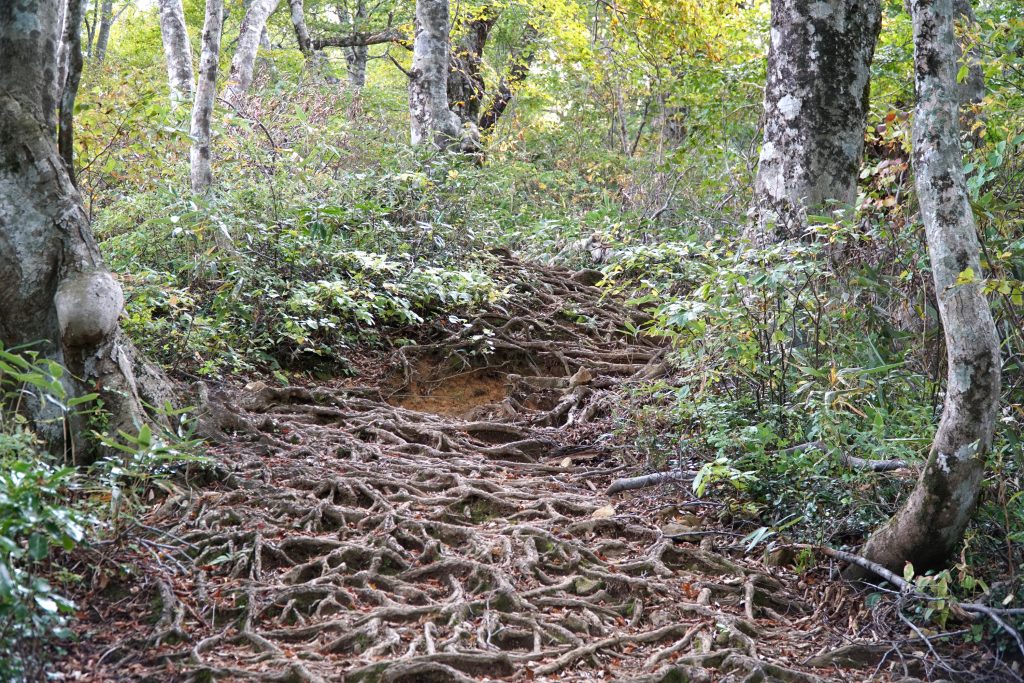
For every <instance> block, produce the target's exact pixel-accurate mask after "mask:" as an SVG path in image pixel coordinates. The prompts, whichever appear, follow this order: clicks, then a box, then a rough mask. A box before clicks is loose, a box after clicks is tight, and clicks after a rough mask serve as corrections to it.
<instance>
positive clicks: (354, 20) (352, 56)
mask: <svg viewBox="0 0 1024 683" xmlns="http://www.w3.org/2000/svg"><path fill="white" fill-rule="evenodd" d="M366 15H367V12H366V0H357V1H356V9H355V13H354V14H353V15H352V16H351V18H350V23H351V25H352V29H353V31H356V30H358V29H359V28H361V27H362V26H363V22H364V21H366ZM369 54H370V48H369V46H367V45H353V46H352V47H350V48H347V49H346V50H345V64H346V65H347V66H348V84H349V85H351V86H352V87H353V88H356V89H359V88H362V87H363V86H364V85H366V61H367V58H368V57H369Z"/></svg>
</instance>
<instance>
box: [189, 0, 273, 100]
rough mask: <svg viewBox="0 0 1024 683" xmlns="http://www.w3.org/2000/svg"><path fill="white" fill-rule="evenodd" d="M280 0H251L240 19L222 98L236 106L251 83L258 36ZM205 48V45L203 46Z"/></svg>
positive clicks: (257, 47)
mask: <svg viewBox="0 0 1024 683" xmlns="http://www.w3.org/2000/svg"><path fill="white" fill-rule="evenodd" d="M279 2H280V0H252V4H250V5H249V10H248V11H247V12H246V13H245V18H244V19H243V20H242V27H241V29H239V33H238V47H237V48H235V56H234V57H233V58H232V59H231V72H230V74H229V75H228V84H227V87H226V88H225V89H224V99H225V100H227V101H228V102H231V103H232V104H234V105H236V106H238V105H239V104H240V103H241V101H242V98H243V97H244V96H245V93H246V92H247V91H248V90H249V86H250V85H252V71H253V66H254V65H255V64H256V53H257V52H258V51H259V48H260V37H261V36H262V35H263V30H264V29H265V28H266V26H267V19H268V18H269V17H270V15H271V14H273V13H274V10H275V9H277V5H278V3H279ZM204 49H205V47H204Z"/></svg>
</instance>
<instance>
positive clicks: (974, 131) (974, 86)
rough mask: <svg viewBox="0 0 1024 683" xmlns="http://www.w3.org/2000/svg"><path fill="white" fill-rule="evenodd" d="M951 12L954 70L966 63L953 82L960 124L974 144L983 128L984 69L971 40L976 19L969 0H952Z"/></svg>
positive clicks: (973, 39) (980, 138) (976, 48)
mask: <svg viewBox="0 0 1024 683" xmlns="http://www.w3.org/2000/svg"><path fill="white" fill-rule="evenodd" d="M953 14H954V16H955V17H956V24H957V29H958V31H957V41H956V48H957V49H956V56H957V64H958V66H957V74H958V75H959V71H960V68H961V65H962V66H966V67H967V73H966V75H965V77H964V78H963V80H961V81H960V82H959V83H957V93H958V95H959V97H960V116H961V119H960V121H961V125H962V126H963V129H964V130H965V131H966V132H967V133H968V137H969V139H970V140H971V142H972V143H973V144H974V146H975V147H977V146H978V145H980V144H981V143H982V139H983V137H984V131H985V117H984V115H983V114H982V112H981V107H980V105H981V102H982V100H984V99H985V72H984V70H983V69H982V68H981V50H980V49H979V48H978V45H977V43H976V42H975V31H976V30H977V28H978V20H977V18H975V16H974V8H973V7H971V0H953Z"/></svg>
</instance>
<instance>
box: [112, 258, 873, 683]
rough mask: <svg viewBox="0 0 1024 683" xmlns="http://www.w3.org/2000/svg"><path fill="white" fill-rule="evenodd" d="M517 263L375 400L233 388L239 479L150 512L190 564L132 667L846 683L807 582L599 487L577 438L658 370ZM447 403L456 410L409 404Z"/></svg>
mask: <svg viewBox="0 0 1024 683" xmlns="http://www.w3.org/2000/svg"><path fill="white" fill-rule="evenodd" d="M506 265H507V268H508V270H509V272H510V273H512V275H511V276H510V278H511V281H512V283H513V284H514V285H515V287H516V288H517V290H518V291H519V292H520V293H521V294H520V296H516V297H513V298H512V299H511V300H510V301H506V302H504V303H503V304H501V305H500V306H499V305H496V306H494V307H493V309H492V310H491V311H489V312H488V313H487V314H486V315H483V316H481V317H479V318H477V319H475V320H472V321H469V322H467V323H466V324H465V325H457V326H456V327H457V329H455V330H446V331H443V332H441V333H439V334H438V335H437V336H438V339H436V340H434V341H425V342H423V343H421V344H418V345H416V346H407V347H404V348H403V349H401V351H399V352H397V353H396V355H395V357H394V359H393V360H394V363H393V367H394V368H395V372H394V374H393V375H392V376H391V377H390V378H387V377H386V378H383V381H382V382H381V384H380V386H374V387H354V386H338V385H330V386H322V387H317V388H304V387H283V388H281V387H270V386H266V385H263V384H261V383H257V384H254V385H250V386H249V387H248V388H247V390H246V391H244V392H240V393H237V394H222V395H221V396H220V400H219V401H218V402H217V405H218V406H219V407H214V408H211V409H210V410H208V411H207V413H206V415H207V420H208V425H207V427H208V431H209V432H211V433H214V434H219V435H220V436H221V438H222V439H224V441H223V442H222V443H221V444H220V445H219V446H217V447H216V449H215V454H216V455H217V457H218V459H219V461H220V463H221V464H222V466H223V468H224V469H225V476H224V477H223V478H222V481H221V483H220V485H219V486H217V487H214V488H211V489H209V490H206V491H204V492H191V493H182V494H180V495H179V496H177V497H176V498H174V499H171V500H168V501H165V502H164V503H163V504H162V505H161V506H160V507H158V508H156V509H155V510H154V512H153V514H152V515H151V517H150V519H148V520H146V523H147V525H149V526H152V527H159V528H160V529H161V542H162V543H166V544H169V545H168V547H173V548H175V553H177V556H178V557H180V558H182V559H183V561H181V562H178V563H177V564H166V565H165V569H166V570H167V571H173V572H175V576H174V581H173V584H172V583H160V584H159V596H160V605H161V606H162V608H160V609H161V612H160V613H161V616H160V617H159V622H158V623H157V624H156V626H155V627H154V629H153V633H154V637H153V639H152V640H151V647H150V648H148V650H147V651H146V652H139V653H137V654H136V657H135V658H134V659H132V658H131V657H130V656H129V657H128V658H122V665H124V664H126V663H133V664H134V666H135V667H136V671H137V672H138V674H139V677H140V678H142V677H144V676H146V675H148V676H150V677H151V680H195V681H199V680H211V679H215V680H256V681H310V682H313V681H339V680H345V681H352V682H355V681H360V682H364V681H365V682H377V681H388V682H392V683H396V682H401V683H412V682H414V681H415V682H423V681H425V682H431V681H445V682H447V681H469V680H485V679H487V680H493V679H514V680H524V678H525V679H527V680H532V679H537V680H580V679H584V678H587V679H589V678H591V677H592V676H593V675H594V674H599V675H600V676H601V677H603V678H605V679H606V680H610V679H620V680H637V681H650V682H655V681H659V682H665V683H668V682H670V681H702V680H703V681H797V682H801V683H803V682H811V681H820V680H826V679H831V677H832V676H831V674H834V673H836V672H837V671H838V670H839V669H838V668H837V667H838V666H839V665H837V664H836V663H835V662H828V663H827V664H825V668H824V669H814V668H813V667H809V666H808V665H807V664H801V662H803V661H805V660H808V659H810V657H811V656H813V655H814V654H815V652H816V651H821V650H824V649H825V648H826V647H827V646H828V645H829V644H830V643H831V644H833V645H838V644H839V643H838V642H837V641H836V637H835V635H834V634H833V632H832V631H829V630H823V629H822V627H821V626H820V624H821V623H822V622H823V621H825V616H823V613H822V612H821V611H820V608H819V610H815V609H814V607H813V606H812V605H811V604H809V603H807V602H805V601H804V600H803V599H802V598H801V597H800V596H799V595H797V594H796V593H795V592H794V590H793V589H792V584H793V582H794V581H795V578H793V577H792V576H790V579H789V580H790V583H789V584H787V583H785V582H784V581H782V580H779V579H777V578H775V577H773V576H771V575H769V574H768V573H767V571H768V570H765V569H763V568H759V567H758V566H757V565H756V564H754V563H751V562H749V561H746V560H735V559H731V558H730V557H727V556H726V554H725V552H721V551H716V550H715V549H714V546H713V544H711V543H710V537H705V539H704V541H705V542H704V543H703V544H702V546H701V547H698V546H696V545H693V544H689V543H685V542H677V541H679V539H678V538H677V539H676V540H673V539H672V538H669V537H666V536H665V535H664V534H663V533H662V531H661V530H660V529H659V528H658V527H657V525H656V524H655V523H654V519H653V515H650V514H648V515H633V514H626V513H623V514H615V513H614V512H612V513H609V503H608V500H607V499H606V498H604V497H603V496H599V495H597V494H596V493H595V491H596V490H597V489H595V488H593V485H592V484H593V482H592V479H594V478H596V479H598V483H599V484H604V485H607V483H608V482H609V481H610V478H611V475H612V474H614V473H615V472H617V471H619V470H621V469H622V466H623V465H622V463H621V462H620V461H619V460H618V459H617V455H616V451H615V450H614V449H611V448H594V447H589V448H581V447H578V446H577V444H579V443H580V442H581V441H589V442H590V443H594V442H595V434H594V433H593V432H594V430H595V429H597V427H599V426H600V422H599V421H600V420H601V419H602V415H604V414H605V412H606V411H607V407H608V406H609V405H611V403H612V402H613V401H614V400H615V393H614V392H615V390H616V388H617V387H618V386H619V385H620V384H621V383H623V382H628V381H631V379H635V378H645V377H648V376H650V375H652V374H654V373H657V372H659V371H660V370H659V368H661V367H663V366H661V360H660V359H661V355H662V350H661V348H660V347H659V346H657V345H654V344H653V343H652V342H651V341H649V340H648V341H644V342H642V343H640V342H637V341H636V340H633V339H630V338H626V337H624V336H623V334H622V333H621V332H620V330H622V329H627V327H626V325H625V322H626V320H627V319H629V318H630V317H634V318H635V317H636V315H637V314H636V313H635V312H629V311H626V310H623V309H621V308H620V307H618V306H617V305H616V304H614V303H613V302H611V301H606V300H604V299H603V298H602V297H601V295H600V292H599V290H596V289H594V288H592V287H587V286H585V285H583V284H580V283H578V282H576V281H575V280H573V279H572V273H570V272H568V271H559V270H552V269H546V270H537V269H531V268H528V267H527V266H524V265H522V264H519V263H517V262H513V261H508V263H507V264H506ZM453 377H457V382H459V383H461V386H459V387H456V386H455V385H454V384H453V380H452V378H453ZM481 378H484V379H485V380H486V382H484V383H482V384H481V385H480V387H481V392H480V393H479V394H478V395H476V394H474V393H473V392H472V391H467V388H469V389H472V387H473V386H474V385H473V382H483V380H481ZM495 378H497V379H498V380H500V381H499V382H498V383H497V384H496V381H495ZM446 383H447V384H446ZM496 386H498V387H501V386H503V387H504V390H503V391H502V392H497V391H496V389H495V387H496ZM445 387H447V388H445ZM431 389H433V390H434V391H437V392H442V393H443V392H448V393H445V394H444V396H443V398H444V401H446V403H445V405H446V408H448V409H449V410H446V414H439V413H437V412H425V411H423V410H414V409H411V408H409V407H406V404H407V403H409V402H412V401H413V398H410V396H413V395H414V396H413V397H414V398H416V399H417V400H420V403H421V404H425V403H426V400H427V399H429V398H430V397H431V396H432V394H431ZM201 391H206V390H205V389H201ZM215 393H216V392H209V391H207V394H206V396H210V394H215ZM210 398H211V399H213V398H215V397H212V396H211V397H210ZM480 399H484V400H485V401H486V402H481V400H480ZM459 401H462V403H459ZM671 474H672V475H673V476H672V477H669V478H674V474H675V473H671ZM658 476H660V475H658ZM663 478H664V477H662V479H663ZM628 488H631V486H623V485H621V484H620V485H619V490H626V489H628ZM626 502H628V501H626ZM612 509H614V508H612ZM186 557H187V561H185V560H184V558H186ZM103 675H104V674H102V673H101V674H99V677H100V678H102V677H103ZM841 677H845V679H846V680H854V679H856V680H864V679H863V678H862V677H861V676H860V675H859V674H853V675H852V676H846V674H842V675H841ZM884 679H885V678H884V677H883V678H880V679H879V680H884Z"/></svg>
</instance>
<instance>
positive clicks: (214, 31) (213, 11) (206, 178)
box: [189, 0, 259, 192]
mask: <svg viewBox="0 0 1024 683" xmlns="http://www.w3.org/2000/svg"><path fill="white" fill-rule="evenodd" d="M223 28H224V0H206V18H205V20H204V21H203V48H202V55H201V56H200V58H199V83H198V84H197V86H196V97H195V101H194V102H193V103H192V127H191V130H190V135H191V137H192V148H191V150H190V151H189V162H190V163H191V180H192V191H193V192H204V191H206V189H207V188H208V187H210V185H211V184H212V183H213V168H212V165H211V156H212V155H211V150H210V126H211V122H212V120H213V105H214V102H215V101H216V99H217V65H218V63H219V60H220V39H221V31H222V29H223ZM255 37H256V38H257V39H258V38H259V34H258V33H256V34H255Z"/></svg>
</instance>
